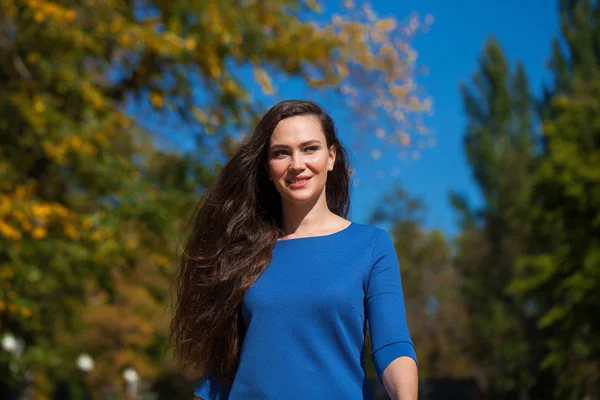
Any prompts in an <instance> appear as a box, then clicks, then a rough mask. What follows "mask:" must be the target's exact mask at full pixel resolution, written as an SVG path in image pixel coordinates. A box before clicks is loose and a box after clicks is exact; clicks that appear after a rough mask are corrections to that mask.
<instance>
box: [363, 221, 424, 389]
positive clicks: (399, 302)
mask: <svg viewBox="0 0 600 400" xmlns="http://www.w3.org/2000/svg"><path fill="white" fill-rule="evenodd" d="M365 311H366V316H367V321H368V325H369V333H370V336H371V348H372V356H371V357H372V360H373V364H374V365H375V372H376V373H377V378H378V379H379V381H380V382H382V375H383V371H384V370H385V368H386V367H387V366H388V365H389V364H390V363H391V362H392V361H393V360H395V359H396V358H397V357H401V356H408V357H411V358H412V359H413V360H415V363H417V366H418V365H419V364H418V361H417V355H416V353H415V348H414V345H413V342H412V339H411V337H410V332H409V330H408V325H407V323H406V309H405V306H404V295H403V293H402V282H401V278H400V265H399V262H398V257H397V255H396V250H395V249H394V244H393V242H392V239H391V238H390V236H389V234H388V233H387V232H386V231H384V230H382V231H380V233H379V235H378V237H377V239H376V240H375V245H374V246H373V264H372V267H371V270H370V272H369V274H368V276H367V281H366V295H365Z"/></svg>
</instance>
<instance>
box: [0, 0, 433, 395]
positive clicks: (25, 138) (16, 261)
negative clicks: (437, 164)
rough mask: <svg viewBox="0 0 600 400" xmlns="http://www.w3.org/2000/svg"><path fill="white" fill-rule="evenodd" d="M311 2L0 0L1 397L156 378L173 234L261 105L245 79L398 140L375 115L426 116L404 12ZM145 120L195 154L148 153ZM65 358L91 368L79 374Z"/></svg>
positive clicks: (103, 388) (116, 387)
mask: <svg viewBox="0 0 600 400" xmlns="http://www.w3.org/2000/svg"><path fill="white" fill-rule="evenodd" d="M350 3H351V2H350ZM349 7H350V5H349ZM318 9H319V4H318V3H317V2H315V1H306V2H301V1H292V0H277V1H269V2H261V1H251V0H248V1H233V0H224V1H218V2H217V1H191V2H182V1H161V0H155V1H151V0H148V1H135V2H119V1H114V0H107V1H96V0H91V1H86V2H79V1H72V0H61V1H49V0H1V1H0V81H1V82H3V85H2V89H1V90H0V182H1V185H0V280H1V284H0V288H1V289H0V324H1V325H0V330H1V331H2V332H3V333H6V332H10V333H11V334H12V335H14V336H16V337H18V338H19V339H20V340H23V342H24V344H25V346H24V350H23V353H22V354H21V356H20V358H17V357H16V356H14V355H11V354H8V353H5V352H3V353H2V354H1V355H0V370H1V371H3V373H2V374H1V376H0V390H1V391H2V393H15V396H16V392H17V391H19V388H23V387H26V388H27V390H28V391H29V392H31V393H33V394H32V395H33V396H36V398H38V399H43V398H49V397H50V396H51V395H52V393H56V390H57V386H60V387H61V388H65V389H64V390H63V389H61V390H63V391H61V393H63V392H64V393H69V396H71V398H83V397H82V396H84V395H85V393H86V392H87V393H88V395H93V396H100V394H117V393H119V392H122V385H121V384H120V383H118V382H122V380H121V372H122V370H123V369H124V368H125V367H127V366H132V367H134V368H136V370H138V372H139V373H140V374H141V376H142V379H143V380H144V381H145V382H151V381H152V380H153V379H155V378H156V376H157V375H159V374H162V373H163V372H164V371H166V370H168V368H170V366H169V363H168V362H167V361H165V357H163V354H162V350H163V349H162V346H163V345H164V337H165V329H166V327H165V321H164V318H165V317H164V313H163V310H164V306H165V304H167V297H168V293H166V290H167V287H168V281H169V276H170V271H171V265H172V263H173V255H174V254H173V253H174V250H175V247H176V245H177V243H178V239H179V235H178V233H179V232H180V230H181V222H182V220H185V219H186V217H188V216H189V214H190V212H191V210H192V209H193V204H194V203H195V202H196V200H197V198H198V197H199V196H201V195H202V193H203V189H204V188H205V187H206V185H207V184H209V183H210V182H211V179H212V177H213V175H214V173H215V170H216V169H218V168H219V162H222V161H223V159H224V158H226V157H227V151H231V150H232V149H234V148H235V145H236V141H237V140H239V136H241V135H239V133H245V132H248V131H249V130H250V129H249V128H250V127H251V125H252V123H253V121H254V120H255V118H256V116H257V115H258V114H259V113H260V112H261V111H262V104H260V103H259V102H257V101H256V93H253V92H252V85H251V84H247V83H246V81H247V75H248V74H247V72H248V71H250V73H251V74H252V75H253V76H254V78H255V79H256V80H257V82H258V83H259V84H260V86H261V87H262V90H263V91H264V93H266V94H269V93H272V92H274V90H275V85H276V82H277V81H276V80H275V79H273V78H272V77H277V76H285V77H291V78H298V79H301V80H303V81H304V82H307V84H309V85H311V86H312V87H314V88H321V89H323V90H328V91H330V92H336V93H341V98H342V99H344V100H345V101H347V103H348V105H347V107H348V108H347V109H348V112H349V114H350V115H354V116H356V118H361V115H362V116H364V115H366V114H365V113H367V114H373V115H374V117H382V116H387V117H388V119H387V120H386V122H385V123H384V126H383V127H382V128H386V129H390V128H394V129H392V130H393V132H394V134H390V135H387V136H386V137H387V138H389V139H390V140H392V141H393V140H394V138H396V139H398V138H399V139H398V141H399V142H402V143H406V139H407V137H408V136H407V134H406V133H405V130H403V129H401V127H402V125H398V124H397V123H396V122H394V125H393V126H392V125H391V124H390V122H393V121H400V122H402V121H403V120H410V119H411V118H408V117H409V116H411V115H412V113H413V112H414V111H419V110H424V109H426V108H427V106H428V104H427V102H425V101H423V100H422V99H421V98H420V97H419V93H418V88H417V87H416V85H415V84H414V81H413V80H412V79H411V77H412V75H413V74H414V69H413V64H414V60H415V57H416V55H415V54H416V53H415V52H414V50H412V49H411V47H410V45H409V40H410V38H411V36H412V35H413V34H414V33H415V32H416V29H417V28H418V20H417V19H411V20H410V21H409V23H408V24H406V25H404V24H403V25H401V24H399V23H398V22H397V21H396V20H395V19H379V18H377V16H376V15H375V14H374V13H373V11H372V10H371V9H370V8H368V7H363V8H360V9H359V8H351V9H349V10H348V11H347V13H346V14H345V15H338V16H334V17H333V18H332V20H331V21H328V20H327V21H322V22H320V23H316V22H310V21H311V20H317V19H318V18H317V17H318V16H319V15H320V14H319V12H318ZM361 10H362V11H361ZM245 71H246V72H245ZM198 93H200V95H199V94H198ZM253 95H254V96H253ZM365 102H369V103H368V104H370V105H372V104H373V103H377V104H375V106H376V108H375V109H376V110H378V112H377V113H372V112H371V111H372V109H371V108H366V109H364V108H363V107H364V106H365ZM361 111H364V112H362V113H361ZM148 114H151V115H159V116H161V117H164V118H167V119H169V118H170V119H169V121H170V120H175V121H178V122H182V123H183V124H184V126H185V127H186V131H191V132H194V134H196V133H197V134H198V142H199V143H200V148H199V149H197V152H196V153H194V154H191V155H185V154H181V153H169V152H168V151H166V150H165V149H164V148H159V147H158V145H157V140H156V139H157V138H165V135H162V136H161V135H160V131H153V130H152V128H154V129H159V128H161V127H160V126H159V127H158V128H157V127H156V126H153V125H150V126H149V125H148V124H147V123H145V122H146V121H145V120H146V117H147V116H148ZM380 120H381V119H380ZM397 126H398V127H397ZM396 127H397V130H396ZM373 131H375V130H373ZM209 138H215V139H216V140H217V143H218V142H221V143H220V145H219V146H214V147H209V145H207V144H206V142H207V141H208V139H209ZM210 151H212V152H216V153H217V154H218V155H220V157H217V158H216V159H214V158H209V157H208V156H207V153H208V152H210ZM213 161H214V162H215V163H213ZM159 315H163V319H161V318H158V316H159ZM81 352H86V353H89V354H90V355H91V356H92V357H93V358H94V360H95V368H94V370H93V371H92V372H91V373H90V374H89V376H87V377H82V376H81V375H82V374H81V373H80V372H79V373H78V372H77V371H76V370H75V369H76V367H75V362H74V361H75V359H76V357H77V356H78V355H79V354H80V353H81ZM4 372H7V373H4ZM26 372H27V373H26ZM24 377H27V380H26V381H24V379H25V378H24ZM81 387H83V389H81V390H80V389H77V388H81Z"/></svg>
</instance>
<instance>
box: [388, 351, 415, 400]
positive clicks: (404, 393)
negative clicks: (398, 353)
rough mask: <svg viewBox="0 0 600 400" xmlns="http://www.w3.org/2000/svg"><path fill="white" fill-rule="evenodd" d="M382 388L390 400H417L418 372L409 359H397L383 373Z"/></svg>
mask: <svg viewBox="0 0 600 400" xmlns="http://www.w3.org/2000/svg"><path fill="white" fill-rule="evenodd" d="M383 386H384V387H385V390H386V391H387V393H388V395H389V396H390V397H391V399H392V400H417V396H418V393H419V372H418V369H417V364H416V363H415V360H413V359H412V358H411V357H406V356H402V357H398V358H396V359H395V360H394V361H392V362H391V363H390V364H389V365H388V366H387V367H386V369H385V371H383Z"/></svg>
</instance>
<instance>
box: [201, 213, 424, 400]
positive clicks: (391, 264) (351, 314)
mask: <svg viewBox="0 0 600 400" xmlns="http://www.w3.org/2000/svg"><path fill="white" fill-rule="evenodd" d="M272 255H273V257H272V260H271V263H270V264H269V265H268V267H267V269H266V270H265V271H264V273H263V274H262V275H261V276H260V277H259V278H258V280H257V281H256V282H255V283H254V284H253V285H252V286H251V287H250V289H249V290H248V291H247V292H246V294H245V296H244V299H243V301H242V316H243V319H244V321H245V324H246V327H247V331H246V335H245V337H244V341H243V343H242V347H241V350H240V362H239V366H238V369H237V371H236V374H235V378H234V380H233V382H232V384H231V385H229V386H227V387H222V386H220V385H218V384H217V382H216V381H214V380H212V379H211V377H210V376H205V377H202V378H201V379H200V380H199V382H198V385H197V387H196V390H195V392H194V394H195V395H196V396H198V397H200V398H202V399H205V400H223V399H229V400H259V399H260V400H282V399H286V400H294V399H302V400H305V399H311V400H320V399H323V400H325V399H334V398H335V399H344V400H354V399H355V400H364V399H372V398H373V394H372V392H371V388H370V387H369V385H368V382H367V379H366V374H365V365H364V350H365V349H364V342H365V334H366V332H367V329H368V330H369V332H370V336H371V346H372V360H373V364H374V365H375V371H376V373H377V378H378V379H379V381H381V379H382V374H383V371H384V370H385V368H386V367H387V366H388V364H389V363H390V362H392V361H393V360H394V359H395V358H397V357H400V356H408V357H411V358H413V359H414V360H415V362H417V357H416V354H415V350H414V346H413V342H412V340H411V337H410V333H409V329H408V326H407V323H406V312H405V307H404V297H403V294H402V285H401V281H400V266H399V265H398V258H397V256H396V251H395V249H394V245H393V242H392V240H391V238H390V236H389V235H388V233H387V232H386V231H385V230H383V229H380V228H377V227H374V226H371V225H364V224H359V223H356V222H352V223H351V224H350V225H349V226H348V227H347V228H345V229H343V230H341V231H339V232H336V233H333V234H330V235H325V236H313V237H306V238H296V239H287V240H280V241H278V242H277V243H276V244H275V247H274V248H273V253H272Z"/></svg>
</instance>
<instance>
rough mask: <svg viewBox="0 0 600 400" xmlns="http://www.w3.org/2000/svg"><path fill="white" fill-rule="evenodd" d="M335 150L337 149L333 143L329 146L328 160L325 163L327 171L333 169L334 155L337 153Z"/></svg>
mask: <svg viewBox="0 0 600 400" xmlns="http://www.w3.org/2000/svg"><path fill="white" fill-rule="evenodd" d="M336 150H337V149H336V147H335V145H334V144H332V145H331V146H330V147H329V161H328V163H327V170H328V171H333V166H334V165H335V156H336V155H337V152H336Z"/></svg>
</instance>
